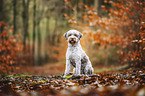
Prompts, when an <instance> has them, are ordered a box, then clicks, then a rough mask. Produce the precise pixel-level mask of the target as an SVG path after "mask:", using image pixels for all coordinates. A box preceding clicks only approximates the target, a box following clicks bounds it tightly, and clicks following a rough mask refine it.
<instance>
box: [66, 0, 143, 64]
mask: <svg viewBox="0 0 145 96" xmlns="http://www.w3.org/2000/svg"><path fill="white" fill-rule="evenodd" d="M65 2H66V8H68V9H69V8H71V9H72V12H73V13H74V14H73V16H72V15H70V14H64V16H65V17H66V18H68V22H69V23H70V24H71V26H73V27H74V28H76V29H79V30H81V31H82V33H84V35H85V39H86V41H89V42H91V44H92V45H93V46H99V47H101V48H104V49H106V48H108V47H110V46H111V47H115V48H117V51H116V53H117V55H118V56H119V63H120V64H128V65H129V66H135V67H142V66H145V58H144V57H145V30H144V29H145V22H144V21H145V14H144V12H145V9H144V5H145V2H143V0H116V1H114V0H105V1H104V4H103V5H102V6H101V8H102V9H99V10H102V13H99V12H98V10H97V9H96V8H94V7H91V6H89V5H86V4H83V3H82V2H79V3H78V6H77V7H73V6H72V4H71V2H70V1H69V0H65ZM77 9H79V10H83V12H82V13H81V12H76V11H77ZM75 13H77V14H75ZM78 18H80V19H78ZM86 41H85V43H86ZM94 50H96V49H94Z"/></svg>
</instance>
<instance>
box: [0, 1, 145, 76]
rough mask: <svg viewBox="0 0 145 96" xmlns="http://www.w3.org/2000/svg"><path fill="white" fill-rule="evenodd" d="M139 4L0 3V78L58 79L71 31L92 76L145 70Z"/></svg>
mask: <svg viewBox="0 0 145 96" xmlns="http://www.w3.org/2000/svg"><path fill="white" fill-rule="evenodd" d="M144 5H145V2H144V0H127V1H126V0H0V39H1V40H0V73H1V74H7V73H10V72H16V73H28V74H30V73H31V74H62V73H63V72H64V70H65V53H66V49H67V41H66V40H65V38H64V37H63V34H64V33H65V32H67V31H68V30H70V29H76V30H78V31H80V32H81V33H83V37H82V38H81V45H82V47H83V49H84V50H85V52H86V53H87V55H88V56H89V58H90V60H91V62H92V65H93V67H94V68H95V72H101V71H102V70H103V71H109V70H116V69H117V70H118V69H121V68H127V67H143V66H145V58H144V57H145V30H144V29H145V14H144V13H145V8H144Z"/></svg>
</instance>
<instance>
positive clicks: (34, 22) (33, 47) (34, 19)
mask: <svg viewBox="0 0 145 96" xmlns="http://www.w3.org/2000/svg"><path fill="white" fill-rule="evenodd" d="M35 37H36V0H34V6H33V46H32V54H33V65H34V64H35V43H36V42H35Z"/></svg>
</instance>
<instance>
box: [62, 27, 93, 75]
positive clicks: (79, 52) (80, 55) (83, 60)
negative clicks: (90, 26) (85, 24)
mask: <svg viewBox="0 0 145 96" xmlns="http://www.w3.org/2000/svg"><path fill="white" fill-rule="evenodd" d="M64 36H65V38H66V40H67V42H68V48H67V52H66V68H65V73H64V76H66V75H68V74H69V72H70V70H71V67H72V66H73V67H74V69H73V73H74V74H75V75H81V74H85V75H90V74H93V72H94V69H93V67H92V64H91V62H90V60H89V57H88V56H87V55H86V53H85V51H84V50H83V49H82V47H81V45H80V39H81V37H82V36H83V34H82V33H80V32H79V31H77V30H74V29H73V30H69V31H68V32H66V33H65V34H64Z"/></svg>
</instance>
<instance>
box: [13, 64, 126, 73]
mask: <svg viewBox="0 0 145 96" xmlns="http://www.w3.org/2000/svg"><path fill="white" fill-rule="evenodd" d="M93 67H94V70H95V72H94V73H101V72H108V71H119V70H122V69H125V68H127V67H128V65H122V66H108V67H106V66H102V65H100V66H99V65H98V66H93ZM72 69H73V68H72ZM64 71H65V62H56V63H48V64H44V65H42V66H21V67H18V68H17V70H16V71H15V73H17V74H31V75H62V74H63V73H64ZM71 72H72V70H71Z"/></svg>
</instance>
